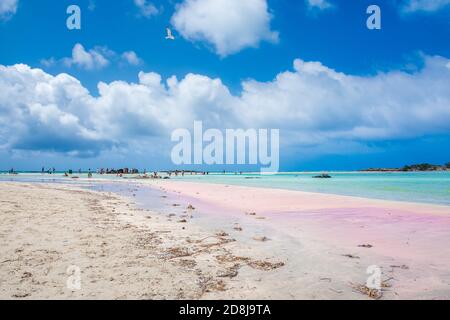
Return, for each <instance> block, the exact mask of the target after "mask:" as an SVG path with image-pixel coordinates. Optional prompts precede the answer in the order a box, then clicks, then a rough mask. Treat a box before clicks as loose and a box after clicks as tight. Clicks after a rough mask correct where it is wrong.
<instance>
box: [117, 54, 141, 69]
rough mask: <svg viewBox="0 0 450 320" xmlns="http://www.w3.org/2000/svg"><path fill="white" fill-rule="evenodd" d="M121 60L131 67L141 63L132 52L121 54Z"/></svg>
mask: <svg viewBox="0 0 450 320" xmlns="http://www.w3.org/2000/svg"><path fill="white" fill-rule="evenodd" d="M122 59H123V60H125V61H126V62H127V63H129V64H130V65H132V66H137V65H140V64H141V63H142V60H141V58H139V57H138V55H137V54H136V52H134V51H125V52H124V53H122Z"/></svg>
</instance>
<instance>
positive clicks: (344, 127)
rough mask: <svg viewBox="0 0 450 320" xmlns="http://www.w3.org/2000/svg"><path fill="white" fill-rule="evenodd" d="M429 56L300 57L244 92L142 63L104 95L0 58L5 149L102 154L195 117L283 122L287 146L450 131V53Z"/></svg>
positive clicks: (265, 124) (231, 123) (236, 123)
mask: <svg viewBox="0 0 450 320" xmlns="http://www.w3.org/2000/svg"><path fill="white" fill-rule="evenodd" d="M423 59H424V61H423V63H424V66H423V67H422V68H421V69H420V70H418V71H415V72H412V73H411V72H404V71H399V70H394V71H390V72H384V73H378V74H376V75H368V76H355V75H351V74H345V73H341V72H337V71H335V70H333V69H331V68H329V67H327V66H324V65H323V64H321V63H320V62H305V61H302V60H299V59H298V60H295V61H294V64H293V69H292V70H289V71H284V72H281V73H279V74H278V75H277V76H276V77H275V78H274V79H273V80H272V81H268V82H260V81H256V80H247V81H245V82H243V83H242V87H243V89H242V91H241V92H240V93H238V94H232V93H231V92H230V90H229V89H228V87H227V86H226V85H224V83H223V82H222V81H221V80H220V79H218V78H217V79H212V78H209V77H207V76H204V75H199V74H188V75H186V76H185V77H184V78H182V79H177V78H176V77H175V76H172V77H170V78H168V79H166V80H164V79H162V77H161V76H160V75H159V74H157V73H154V72H148V73H145V72H140V73H139V75H138V81H137V82H136V83H129V82H124V81H114V82H111V83H103V82H100V83H99V84H98V96H92V95H91V94H90V93H89V92H88V90H87V89H85V88H84V87H83V85H82V84H81V83H80V82H79V81H78V80H77V79H76V78H74V77H71V76H69V75H67V74H59V75H56V76H53V75H50V74H48V73H46V72H44V71H43V70H40V69H34V68H31V67H29V66H26V65H20V64H19V65H14V66H1V65H0V149H3V150H40V151H51V152H60V153H66V154H71V155H80V156H89V155H96V154H98V153H99V152H101V151H102V150H109V149H111V148H118V147H120V148H130V146H136V145H138V146H142V145H144V144H145V143H146V142H148V141H150V140H151V139H159V141H162V143H164V142H165V143H166V144H169V143H170V132H171V130H173V129H175V128H191V127H192V124H193V122H194V120H202V121H203V122H204V127H209V128H219V129H224V128H269V129H270V128H278V129H280V130H281V139H282V140H281V143H282V144H283V145H287V146H289V147H291V148H296V147H304V146H328V147H327V148H322V149H324V151H323V152H330V150H334V149H336V148H337V149H341V150H342V149H345V146H346V145H347V146H351V147H352V148H354V146H358V148H360V149H361V150H364V146H365V145H366V144H367V143H370V142H373V141H383V140H396V139H397V140H398V139H406V138H417V137H424V136H427V135H434V134H449V133H450V90H448V83H449V82H450V68H449V67H448V66H449V65H450V60H449V59H447V58H444V57H438V56H435V57H430V56H424V58H423ZM330 146H335V148H334V149H333V148H332V147H330ZM343 146H344V147H343ZM318 149H320V148H318ZM325 149H326V150H325ZM327 150H328V151H327ZM167 152H170V151H169V150H168V151H167ZM167 154H169V153H167Z"/></svg>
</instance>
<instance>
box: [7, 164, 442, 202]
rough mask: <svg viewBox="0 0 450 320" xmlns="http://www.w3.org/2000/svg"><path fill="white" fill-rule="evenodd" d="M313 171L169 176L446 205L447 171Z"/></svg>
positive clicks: (38, 178)
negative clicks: (325, 174)
mask: <svg viewBox="0 0 450 320" xmlns="http://www.w3.org/2000/svg"><path fill="white" fill-rule="evenodd" d="M314 175H316V173H280V174H276V175H260V174H243V175H235V174H225V175H223V174H210V175H205V176H204V175H185V176H184V177H182V176H178V177H175V176H172V179H175V180H186V181H192V182H203V183H219V184H229V185H239V186H249V187H262V188H278V189H287V190H299V191H308V192H319V193H329V194H338V195H348V196H358V197H364V198H373V199H385V200H397V201H409V202H424V203H434V204H442V205H450V171H447V172H394V173H361V172H346V173H344V172H331V173H330V175H331V176H332V178H331V179H314V178H313V176H314ZM79 177H80V178H81V180H78V179H70V178H65V177H64V176H63V175H62V174H55V175H42V174H27V173H21V174H19V175H8V174H0V181H24V182H64V183H77V184H79V183H86V182H85V181H84V180H83V178H87V175H86V174H81V175H79ZM94 178H96V179H97V178H98V179H102V180H106V181H111V180H121V181H126V180H124V179H123V178H119V177H117V176H115V175H110V176H106V175H102V176H100V175H96V174H94ZM83 181H84V182H83ZM130 182H131V181H130Z"/></svg>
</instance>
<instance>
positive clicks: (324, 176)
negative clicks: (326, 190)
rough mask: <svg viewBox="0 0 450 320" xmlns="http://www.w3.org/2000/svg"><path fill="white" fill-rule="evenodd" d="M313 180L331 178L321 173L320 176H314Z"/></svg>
mask: <svg viewBox="0 0 450 320" xmlns="http://www.w3.org/2000/svg"><path fill="white" fill-rule="evenodd" d="M313 178H316V179H330V178H332V177H331V176H330V175H329V174H326V173H322V174H321V175H318V176H314V177H313Z"/></svg>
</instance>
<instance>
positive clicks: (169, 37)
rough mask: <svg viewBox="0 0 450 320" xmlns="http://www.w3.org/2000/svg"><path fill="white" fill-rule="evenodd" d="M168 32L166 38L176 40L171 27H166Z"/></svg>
mask: <svg viewBox="0 0 450 320" xmlns="http://www.w3.org/2000/svg"><path fill="white" fill-rule="evenodd" d="M166 32H167V36H166V40H175V37H174V36H173V35H172V30H170V28H166Z"/></svg>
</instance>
